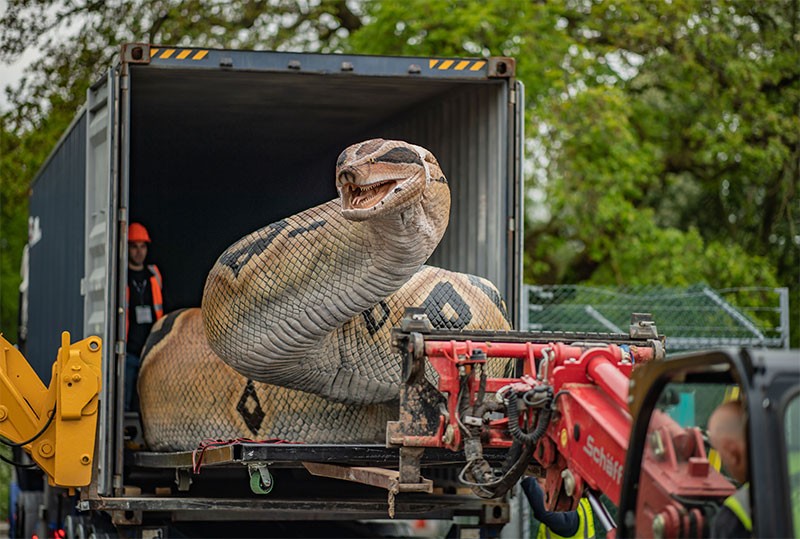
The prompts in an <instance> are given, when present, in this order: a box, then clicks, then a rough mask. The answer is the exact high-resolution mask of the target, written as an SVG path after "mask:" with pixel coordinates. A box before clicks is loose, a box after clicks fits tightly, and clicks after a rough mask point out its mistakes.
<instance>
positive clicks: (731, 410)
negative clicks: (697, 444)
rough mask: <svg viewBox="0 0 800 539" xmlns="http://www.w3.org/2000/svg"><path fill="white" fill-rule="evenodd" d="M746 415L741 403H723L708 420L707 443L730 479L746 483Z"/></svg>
mask: <svg viewBox="0 0 800 539" xmlns="http://www.w3.org/2000/svg"><path fill="white" fill-rule="evenodd" d="M746 424H747V422H746V414H745V411H744V408H743V405H742V402H741V401H730V402H725V403H723V404H721V405H719V406H718V407H717V409H716V410H714V413H712V414H711V417H710V418H709V419H708V441H709V442H710V443H711V445H712V446H713V447H714V449H716V450H717V452H718V453H719V458H720V459H721V460H722V465H723V466H725V469H726V470H727V471H728V473H729V474H731V477H733V478H734V479H736V480H737V481H739V482H740V483H744V482H745V481H747V476H748V469H747V433H746V432H745V429H746Z"/></svg>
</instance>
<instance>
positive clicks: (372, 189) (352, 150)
mask: <svg viewBox="0 0 800 539" xmlns="http://www.w3.org/2000/svg"><path fill="white" fill-rule="evenodd" d="M432 181H433V182H439V183H441V184H444V185H445V190H446V181H445V180H444V175H443V174H442V171H441V168H440V167H439V163H438V162H437V161H436V158H435V157H434V156H433V154H431V152H429V151H428V150H426V149H425V148H422V147H420V146H415V145H414V144H409V143H407V142H403V141H398V140H384V139H371V140H367V141H365V142H361V143H359V144H354V145H352V146H350V147H348V148H346V149H345V150H344V151H343V152H342V153H341V155H340V156H339V159H338V160H337V163H336V189H337V190H338V191H339V198H340V200H341V203H342V215H343V216H344V217H345V218H346V219H349V220H352V221H363V220H365V219H370V218H374V217H379V216H384V215H389V214H396V213H400V212H402V211H404V210H405V209H406V208H408V207H409V206H410V205H412V204H414V203H416V202H419V201H421V200H422V199H423V198H424V197H425V192H426V189H427V188H428V185H429V184H430V183H431V182H432ZM447 197H448V204H449V192H448V193H447Z"/></svg>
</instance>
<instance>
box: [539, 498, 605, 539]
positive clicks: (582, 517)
mask: <svg viewBox="0 0 800 539" xmlns="http://www.w3.org/2000/svg"><path fill="white" fill-rule="evenodd" d="M577 511H578V522H579V524H578V531H577V532H575V535H573V536H572V537H561V536H560V535H557V534H555V533H553V532H551V531H550V530H549V529H548V528H547V526H545V525H544V524H540V525H539V532H538V533H537V535H536V539H580V538H583V539H594V538H595V534H594V513H593V512H592V504H590V503H589V500H588V499H586V498H581V501H580V502H578V509H577Z"/></svg>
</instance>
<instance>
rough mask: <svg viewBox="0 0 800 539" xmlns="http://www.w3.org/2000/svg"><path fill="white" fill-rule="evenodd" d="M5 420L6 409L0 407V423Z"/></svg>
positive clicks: (6, 417)
mask: <svg viewBox="0 0 800 539" xmlns="http://www.w3.org/2000/svg"><path fill="white" fill-rule="evenodd" d="M6 419H8V408H6V407H5V406H0V421H5V420H6Z"/></svg>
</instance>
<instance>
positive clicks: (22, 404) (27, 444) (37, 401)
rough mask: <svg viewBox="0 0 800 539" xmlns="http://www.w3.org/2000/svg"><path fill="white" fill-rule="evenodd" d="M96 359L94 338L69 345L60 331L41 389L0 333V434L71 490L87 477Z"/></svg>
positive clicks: (94, 411) (98, 349)
mask: <svg viewBox="0 0 800 539" xmlns="http://www.w3.org/2000/svg"><path fill="white" fill-rule="evenodd" d="M101 362H102V341H101V340H100V338H99V337H89V338H87V339H84V340H82V341H79V342H76V343H74V344H70V337H69V333H68V332H66V331H65V332H63V333H62V334H61V348H59V350H58V357H57V358H56V361H55V363H53V375H52V378H51V380H50V387H49V388H45V386H44V384H43V383H42V381H41V380H40V379H39V377H38V376H37V375H36V373H35V372H34V370H33V369H32V368H31V366H30V365H29V364H28V362H27V361H26V360H25V358H24V357H23V356H22V354H21V353H20V352H19V350H17V349H16V348H14V347H13V346H12V345H11V344H10V343H9V342H8V341H7V340H6V339H5V338H3V337H2V336H1V335H0V436H3V437H4V438H6V439H8V440H10V441H11V442H13V443H15V444H23V445H22V448H23V449H24V450H25V451H27V452H28V453H29V454H30V456H31V458H32V459H33V461H34V462H35V463H36V464H37V465H39V467H40V468H42V470H44V472H45V473H46V474H47V477H48V482H49V483H50V484H51V485H53V486H58V487H67V488H70V489H72V488H74V487H82V486H86V485H88V484H89V483H90V482H91V480H92V468H93V466H92V462H93V460H94V444H95V437H96V434H97V410H98V398H99V397H98V396H99V393H100V386H101V380H102V376H101Z"/></svg>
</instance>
